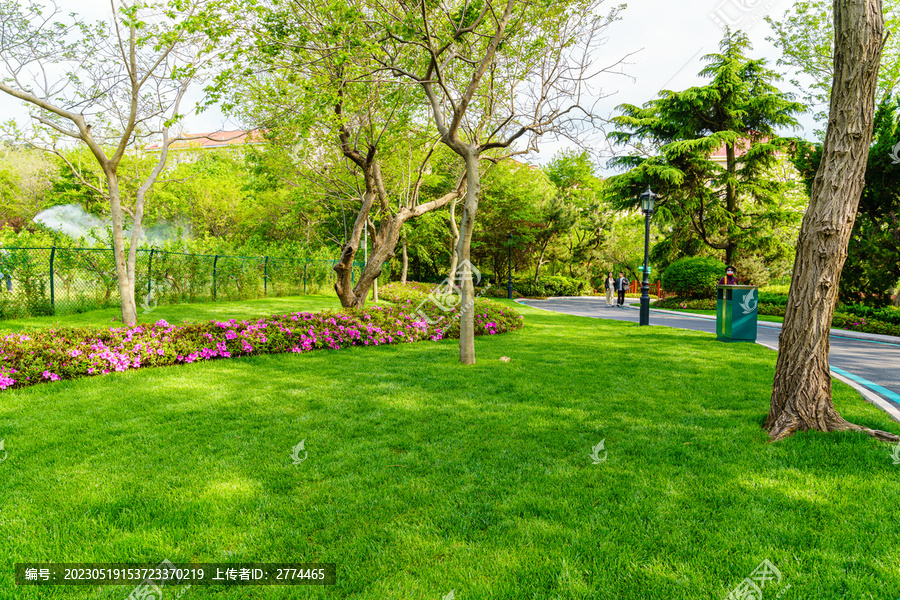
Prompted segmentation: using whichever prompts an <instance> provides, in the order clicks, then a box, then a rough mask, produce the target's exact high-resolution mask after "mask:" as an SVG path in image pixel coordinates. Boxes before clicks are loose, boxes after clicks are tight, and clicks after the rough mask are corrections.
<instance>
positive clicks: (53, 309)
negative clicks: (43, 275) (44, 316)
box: [50, 246, 56, 315]
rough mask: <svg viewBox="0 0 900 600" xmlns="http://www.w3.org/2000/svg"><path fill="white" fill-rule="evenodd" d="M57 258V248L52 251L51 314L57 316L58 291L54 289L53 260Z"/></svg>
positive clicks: (54, 247)
mask: <svg viewBox="0 0 900 600" xmlns="http://www.w3.org/2000/svg"><path fill="white" fill-rule="evenodd" d="M54 258H56V246H53V247H52V248H51V249H50V314H51V315H55V314H56V291H55V290H54V289H53V259H54Z"/></svg>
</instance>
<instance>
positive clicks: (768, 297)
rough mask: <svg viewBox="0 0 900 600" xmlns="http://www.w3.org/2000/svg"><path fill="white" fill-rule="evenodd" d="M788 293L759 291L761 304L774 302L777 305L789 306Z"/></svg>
mask: <svg viewBox="0 0 900 600" xmlns="http://www.w3.org/2000/svg"><path fill="white" fill-rule="evenodd" d="M787 299H788V297H787V293H784V294H773V293H771V292H762V291H761V292H759V303H760V304H763V303H765V304H774V305H777V306H782V307H784V306H787Z"/></svg>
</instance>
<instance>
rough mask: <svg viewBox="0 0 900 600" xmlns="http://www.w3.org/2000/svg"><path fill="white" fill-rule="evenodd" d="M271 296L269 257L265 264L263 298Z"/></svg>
mask: <svg viewBox="0 0 900 600" xmlns="http://www.w3.org/2000/svg"><path fill="white" fill-rule="evenodd" d="M268 295H269V257H268V256H267V257H266V262H265V263H263V296H268Z"/></svg>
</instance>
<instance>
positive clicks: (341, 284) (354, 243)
mask: <svg viewBox="0 0 900 600" xmlns="http://www.w3.org/2000/svg"><path fill="white" fill-rule="evenodd" d="M375 197H376V192H375V188H374V184H373V183H372V182H371V181H370V179H369V177H368V176H367V177H366V193H365V196H364V197H363V202H362V207H361V208H360V211H359V213H358V214H357V215H356V221H354V223H353V229H352V230H351V231H350V239H349V240H347V241H346V242H345V243H344V247H343V248H342V249H341V258H340V259H339V260H338V263H337V264H336V265H334V272H335V273H336V274H337V281H335V282H334V291H335V293H336V294H337V297H338V299H340V301H341V306H343V307H344V308H351V307H356V308H361V307H362V306H363V305H365V303H366V298H365V296H363V297H362V299H360V298H358V297H357V296H356V293H355V291H354V287H353V260H354V258H356V253H357V251H359V240H360V238H361V237H362V233H363V227H365V226H366V222H367V221H368V218H369V212H370V211H371V210H372V205H373V204H374V203H375ZM362 278H363V277H362V275H360V281H362ZM357 287H359V282H357ZM368 289H369V288H368V286H367V287H366V291H367V292H368Z"/></svg>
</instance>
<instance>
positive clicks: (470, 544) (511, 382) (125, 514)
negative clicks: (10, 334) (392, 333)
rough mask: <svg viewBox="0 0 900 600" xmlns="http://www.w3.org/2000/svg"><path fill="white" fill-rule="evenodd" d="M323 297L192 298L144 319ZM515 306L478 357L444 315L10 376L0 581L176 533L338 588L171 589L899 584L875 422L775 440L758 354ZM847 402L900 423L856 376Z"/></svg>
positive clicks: (225, 313)
mask: <svg viewBox="0 0 900 600" xmlns="http://www.w3.org/2000/svg"><path fill="white" fill-rule="evenodd" d="M503 302H506V301H503ZM334 306H336V302H335V301H333V300H332V299H329V298H326V297H314V298H310V297H303V298H287V299H273V300H265V301H257V302H244V303H234V304H232V305H230V306H229V305H227V304H225V303H222V304H214V305H186V306H178V307H160V308H158V309H157V310H156V311H154V312H153V313H150V315H148V317H149V319H147V320H156V319H157V318H165V319H167V320H169V321H170V322H178V321H180V320H183V319H186V318H196V319H207V318H211V317H212V316H215V317H218V318H226V317H227V318H231V317H236V318H240V317H243V316H255V315H263V314H269V313H271V312H286V311H288V310H300V309H318V308H325V307H334ZM517 308H518V309H519V310H521V311H522V312H523V313H524V314H525V315H526V325H525V327H524V329H522V330H521V331H518V332H515V333H511V334H506V335H502V336H488V337H480V338H478V339H477V342H476V350H477V354H478V364H477V365H474V366H470V367H463V366H460V365H459V364H458V362H457V351H456V342H455V341H453V340H447V341H443V342H437V343H431V342H424V343H418V344H408V345H398V346H379V347H374V348H373V347H369V348H349V349H344V350H339V351H318V352H312V353H307V354H302V355H298V354H290V355H268V356H259V357H253V358H241V359H233V360H225V361H222V360H219V361H210V362H201V363H195V364H191V365H183V366H178V367H170V368H164V369H145V370H137V371H129V372H126V373H120V374H112V375H108V376H104V377H93V378H85V379H79V380H72V381H61V382H56V383H52V384H44V385H39V386H34V387H30V388H23V389H17V390H13V391H10V392H2V393H0V439H5V442H6V451H8V458H7V460H6V461H4V462H2V463H0V482H2V487H0V598H2V599H4V600H5V599H7V598H16V599H17V600H18V599H23V600H28V599H36V598H41V599H43V598H79V599H82V598H83V599H116V600H122V599H124V598H126V597H127V596H128V594H129V593H130V591H131V588H126V587H61V586H60V587H42V588H37V587H23V588H20V589H18V590H14V589H13V583H12V582H13V566H14V563H16V562H29V561H34V562H38V561H43V562H50V561H54V562H152V563H157V562H159V561H161V560H163V559H166V558H167V559H169V560H171V561H173V562H251V561H262V562H303V561H321V562H334V563H336V564H337V585H336V586H334V587H333V588H329V589H322V588H301V587H243V588H226V587H219V586H210V587H193V588H190V589H188V590H187V591H186V592H185V593H184V595H183V596H181V597H182V598H183V599H185V600H193V599H194V598H217V599H219V598H220V599H226V598H227V599H244V598H248V599H254V600H255V599H262V598H265V599H273V600H274V599H282V598H326V597H327V598H354V599H371V600H376V599H378V600H382V599H416V600H418V599H428V600H440V599H441V598H444V597H445V596H446V595H447V594H448V593H449V592H450V590H455V598H456V599H457V600H475V599H484V600H487V599H495V598H508V599H510V600H512V599H515V600H520V599H523V598H528V599H547V600H551V599H553V600H555V599H565V600H568V599H609V600H613V599H635V600H637V599H640V600H651V599H653V600H672V599H679V600H680V599H722V598H725V597H726V596H727V595H728V594H729V593H730V592H731V591H732V590H733V589H734V588H736V587H737V586H738V584H740V582H741V581H742V580H743V579H744V578H745V577H747V576H748V575H750V573H751V572H752V571H753V570H754V568H755V567H756V566H757V565H758V564H759V563H761V562H762V561H763V560H764V559H768V560H770V561H771V562H772V563H773V564H774V565H775V566H777V568H778V569H780V571H781V573H782V575H783V579H782V582H781V584H780V585H778V586H774V585H773V586H769V587H766V588H765V590H764V592H765V596H764V597H765V598H767V599H770V598H775V597H776V596H777V594H778V593H779V592H781V591H783V590H784V589H785V588H786V587H787V585H788V584H790V586H791V587H790V588H789V589H788V590H787V591H786V593H785V595H784V597H785V598H793V599H796V600H801V599H802V600H807V599H815V600H826V599H836V598H846V599H854V600H857V599H869V598H871V599H878V600H894V599H895V598H897V597H898V596H900V571H898V565H900V546H898V545H897V544H896V535H897V524H896V523H897V518H898V509H897V498H898V497H900V466H895V465H893V464H892V460H891V456H890V455H891V447H890V446H888V445H884V444H880V443H878V442H875V441H874V440H872V439H871V438H868V437H865V436H863V435H859V434H831V435H823V434H818V433H804V434H799V435H796V436H794V437H793V438H791V439H788V440H786V441H784V442H781V443H778V444H774V445H773V444H768V443H766V434H765V432H764V431H763V430H762V429H761V428H760V424H761V423H762V421H763V420H764V418H765V415H766V412H767V409H768V400H769V393H770V387H771V383H772V376H773V369H774V361H775V354H774V353H773V352H771V351H769V350H767V349H765V348H763V347H761V346H757V345H753V344H722V343H718V342H716V341H715V340H714V338H713V336H711V335H709V334H703V333H698V332H690V331H683V330H674V329H664V328H657V327H646V328H639V327H637V326H635V325H633V324H627V323H621V322H615V321H600V320H594V319H588V318H581V317H572V316H566V315H558V314H553V313H548V312H545V311H541V310H537V309H529V308H527V307H517ZM114 314H115V311H102V314H98V315H95V314H91V315H86V316H82V317H81V318H80V319H79V318H77V317H67V318H66V319H60V322H66V323H70V324H71V323H75V322H91V323H106V322H107V321H108V320H109V319H110V318H111V317H112V316H113V315H114ZM70 319H71V320H70ZM42 323H45V322H44V321H40V320H36V319H33V320H30V321H29V322H28V323H27V325H28V326H32V327H33V326H40V325H41V324H42ZM5 325H6V326H7V327H8V326H9V325H10V324H5ZM501 356H508V357H511V361H510V362H508V363H504V362H501V361H500V360H499V359H500V357H501ZM835 402H836V404H837V406H838V409H839V410H841V411H842V413H843V414H844V416H846V417H847V418H849V419H850V420H852V421H855V422H858V423H861V424H865V425H867V426H869V427H874V428H878V429H887V430H891V431H895V432H896V431H900V425H898V424H897V423H894V422H893V421H891V420H890V419H889V418H888V417H886V416H885V415H884V414H883V413H881V412H880V411H879V410H877V409H876V408H874V407H872V406H870V405H868V404H866V403H865V402H864V401H862V399H861V398H860V397H859V396H858V395H857V394H856V393H855V392H854V391H853V390H852V389H850V388H848V387H846V386H843V385H841V384H836V386H835ZM301 440H305V447H306V450H307V451H308V452H309V455H308V458H307V460H305V461H304V462H302V463H301V464H299V465H294V464H293V461H292V460H291V456H290V455H291V451H292V448H293V447H294V446H295V445H296V444H297V443H298V442H299V441H301ZM601 440H605V447H606V454H603V453H601V456H605V457H606V460H605V461H604V462H602V463H600V464H593V462H592V460H591V458H590V456H589V454H590V453H591V449H592V447H593V446H595V445H596V444H597V443H598V442H600V441H601ZM179 589H180V588H174V592H172V593H171V594H172V595H171V596H170V592H169V591H167V592H166V594H165V595H164V599H165V600H169V599H170V598H174V595H175V594H176V593H177V592H178V590H179Z"/></svg>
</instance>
